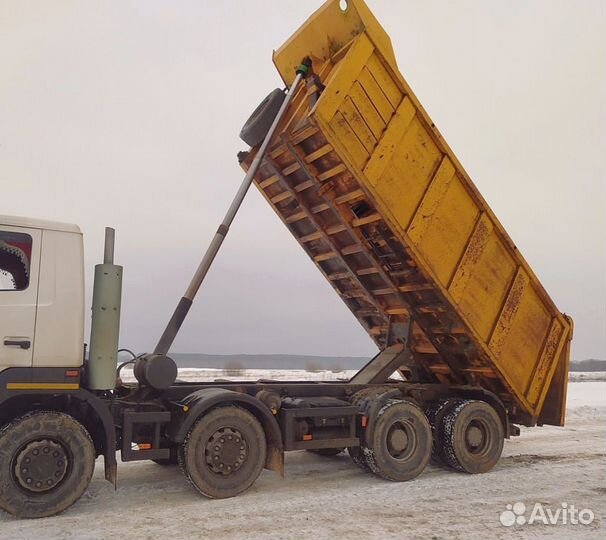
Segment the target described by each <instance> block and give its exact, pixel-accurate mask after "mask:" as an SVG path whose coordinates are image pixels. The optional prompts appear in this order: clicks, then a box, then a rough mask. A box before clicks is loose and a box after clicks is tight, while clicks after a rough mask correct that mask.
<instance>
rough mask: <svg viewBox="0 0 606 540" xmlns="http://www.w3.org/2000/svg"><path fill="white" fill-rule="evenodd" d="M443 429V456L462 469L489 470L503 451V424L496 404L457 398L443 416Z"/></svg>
mask: <svg viewBox="0 0 606 540" xmlns="http://www.w3.org/2000/svg"><path fill="white" fill-rule="evenodd" d="M439 432H440V433H439V438H440V442H441V450H440V456H441V458H442V460H443V462H444V463H445V464H446V465H448V466H449V467H452V468H453V469H455V470H458V471H463V472H466V473H470V474H477V473H484V472H488V471H489V470H490V469H492V468H493V467H494V466H495V465H496V464H497V462H498V461H499V458H500V457H501V453H502V452H503V444H504V442H505V432H504V429H503V423H502V421H501V418H499V415H498V414H497V412H496V410H495V409H494V407H491V406H490V405H489V404H488V403H485V402H484V401H475V400H460V401H456V402H455V403H454V404H452V405H451V406H450V407H449V408H448V410H447V412H446V413H445V414H444V415H443V417H442V419H441V422H440V425H439Z"/></svg>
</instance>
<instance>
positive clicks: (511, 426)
mask: <svg viewBox="0 0 606 540" xmlns="http://www.w3.org/2000/svg"><path fill="white" fill-rule="evenodd" d="M273 61H274V64H275V66H276V68H277V70H278V72H279V74H280V76H281V78H282V80H283V81H284V84H285V86H286V87H287V90H286V91H284V90H282V89H277V90H275V91H273V92H271V93H270V94H269V96H268V97H267V98H266V99H265V100H263V102H262V103H261V105H260V106H259V107H258V108H257V109H256V110H255V111H254V112H253V114H252V115H251V117H250V118H249V120H248V121H247V122H246V124H245V125H244V127H243V128H242V132H241V138H242V139H243V140H244V141H245V142H246V143H247V144H248V146H249V147H248V148H247V149H246V150H244V151H243V152H241V153H240V154H239V160H240V163H241V166H242V167H243V169H244V170H245V171H246V174H245V177H244V180H243V182H242V185H241V186H240V188H239V190H238V192H237V195H236V197H235V199H234V201H233V203H232V204H231V206H230V207H229V209H228V211H227V213H226V216H225V219H224V220H223V222H222V223H221V224H220V226H219V228H218V229H217V232H216V234H215V236H214V238H213V240H212V242H211V244H210V246H209V248H208V250H207V251H206V253H205V254H204V256H203V258H202V261H201V263H200V265H199V267H198V269H197V270H196V272H195V274H194V276H193V278H192V280H191V282H190V284H189V286H188V287H187V289H186V291H185V293H184V295H183V297H182V298H181V299H180V300H179V302H178V303H177V306H176V308H175V310H174V312H173V314H172V316H171V317H170V319H169V322H168V324H167V326H166V329H165V330H164V333H163V334H162V336H161V337H160V338H159V340H158V342H157V345H156V347H155V349H154V350H153V352H151V353H145V354H139V355H135V354H134V353H133V358H132V360H129V361H128V362H126V363H122V364H120V365H118V352H119V323H120V307H121V289H122V271H123V269H122V267H121V266H119V265H117V264H115V262H114V255H113V253H114V248H113V246H114V241H115V238H114V231H113V230H112V229H106V241H105V246H104V255H103V263H101V264H98V265H97V266H96V267H95V278H94V286H93V302H92V321H91V334H90V340H89V347H88V354H86V349H87V348H86V346H85V345H84V316H83V313H84V304H85V302H84V265H83V238H82V234H81V232H80V229H79V228H78V227H77V226H76V225H69V224H64V223H56V222H50V221H44V220H39V219H31V218H18V217H8V216H0V329H1V333H2V336H1V337H2V343H1V344H0V426H2V427H1V428H0V456H1V457H2V459H1V460H0V508H2V509H3V510H5V511H7V512H9V513H11V514H13V515H15V516H19V517H24V518H36V517H43V516H50V515H54V514H57V513H59V512H61V511H63V510H65V509H67V508H68V507H69V506H70V505H72V504H73V503H74V502H76V501H77V500H78V498H79V497H80V496H81V495H82V494H83V493H84V491H85V490H86V488H87V486H88V484H89V482H90V479H91V476H92V472H93V468H94V465H95V460H96V458H97V457H98V456H103V460H104V467H105V478H106V479H107V480H108V481H110V482H112V483H113V484H114V485H117V458H116V453H117V451H120V455H121V460H122V461H124V462H126V461H134V460H151V461H154V462H156V463H158V464H159V465H171V464H178V465H179V467H180V468H181V470H182V471H183V473H184V475H185V476H186V478H187V479H188V480H189V482H190V483H191V484H192V485H193V486H194V488H195V489H196V490H197V491H198V492H200V493H201V494H203V495H205V496H207V497H211V498H224V497H232V496H235V495H237V494H239V493H241V492H243V491H245V490H246V489H248V488H249V487H250V486H251V485H252V484H253V483H254V482H255V480H256V478H257V477H258V475H259V474H260V472H261V471H262V469H263V468H267V469H270V470H272V471H275V472H277V473H278V474H281V475H284V453H285V452H287V451H295V450H308V451H312V452H315V453H316V454H318V455H319V456H322V455H331V454H336V453H339V452H342V451H347V452H348V453H349V455H350V456H351V459H352V461H353V462H354V463H355V464H356V465H358V466H359V467H361V468H362V469H364V470H365V471H367V472H369V473H371V474H374V475H376V476H377V477H379V478H382V479H386V480H390V481H395V482H402V481H409V480H412V479H414V478H416V477H418V476H419V475H420V474H421V473H422V472H423V470H424V469H425V467H426V466H427V464H428V463H429V461H430V459H433V461H434V462H435V463H436V464H438V465H441V466H444V467H448V468H451V469H453V470H455V471H460V472H465V473H469V474H476V473H484V472H487V471H489V470H490V469H491V468H492V467H494V466H495V464H496V463H497V462H498V460H499V457H500V455H501V452H502V449H503V445H504V440H505V439H507V438H509V437H511V436H516V435H519V434H520V429H519V426H520V425H522V426H537V425H543V424H551V425H558V426H560V425H563V423H564V418H565V404H566V386H567V372H568V358H569V350H570V341H571V338H572V320H571V318H570V317H568V316H567V315H565V314H563V313H561V312H560V311H559V310H558V309H557V308H556V306H555V305H554V303H553V302H552V300H551V299H550V297H549V296H548V294H547V293H546V291H545V290H544V289H543V287H542V286H541V284H540V283H539V281H538V279H537V277H536V276H535V274H534V273H533V272H532V270H531V269H530V267H529V266H528V264H527V263H526V261H525V260H524V258H523V257H522V255H521V254H520V253H519V251H518V250H517V248H516V246H515V244H514V243H513V241H512V240H511V239H510V238H509V236H508V235H507V233H506V232H505V230H504V228H503V226H502V225H501V224H500V223H499V221H498V220H497V218H496V216H495V215H494V214H493V212H492V211H491V210H490V208H489V207H488V205H487V203H486V201H485V200H484V199H483V198H482V196H481V195H480V193H479V192H478V190H477V189H476V187H475V186H474V184H473V182H472V181H471V179H470V178H469V176H468V175H467V173H466V172H465V170H464V169H463V167H462V165H461V164H460V163H459V161H458V160H457V158H456V157H455V155H454V154H453V152H452V150H451V149H450V148H449V146H448V145H447V144H446V142H445V141H444V139H443V138H442V136H441V135H440V133H439V131H438V129H437V128H436V126H435V124H434V123H433V121H432V120H431V119H430V118H429V116H428V114H427V113H426V111H425V110H424V109H423V107H422V106H421V104H420V103H419V101H418V99H417V98H416V96H415V95H414V94H413V92H412V90H411V89H410V87H409V86H408V84H407V83H406V81H405V79H404V78H403V76H402V74H401V73H400V71H399V69H398V66H397V63H396V58H395V55H394V52H393V49H392V47H391V42H390V40H389V37H388V36H387V34H386V33H385V31H384V30H383V29H382V27H381V26H380V25H379V23H378V22H377V20H376V19H375V18H374V16H373V15H372V13H371V12H370V10H369V9H368V7H367V6H366V4H364V2H363V1H362V0H349V1H348V2H344V1H343V0H341V1H340V2H339V1H338V0H329V1H328V2H326V3H325V4H324V5H323V6H321V7H320V8H319V9H318V10H317V11H316V12H315V13H314V14H313V15H312V16H311V17H310V18H309V19H308V20H307V21H306V22H305V23H304V24H303V25H302V26H301V27H300V28H299V29H298V30H297V31H296V32H295V33H294V34H293V36H292V37H291V38H290V39H289V40H288V41H287V42H286V43H285V44H283V45H282V46H281V47H280V48H279V49H277V50H276V51H275V52H274V55H273ZM253 183H254V184H255V185H256V187H257V188H258V190H259V191H260V192H261V194H262V195H263V196H264V197H265V199H266V200H267V202H268V204H269V205H270V206H271V207H272V208H273V210H274V211H275V212H276V213H277V215H278V216H279V217H280V219H281V220H282V222H283V223H284V224H285V226H286V227H287V228H288V229H289V230H290V232H291V233H292V234H293V236H294V237H295V238H296V240H297V241H298V242H299V243H300V245H301V246H302V248H303V249H304V251H305V252H306V253H307V254H308V255H309V257H310V258H311V260H312V261H313V262H314V264H315V265H316V266H317V268H318V270H319V271H320V272H321V273H322V274H323V275H324V277H325V278H326V279H327V280H328V281H329V283H330V284H331V285H332V287H333V288H334V289H335V291H336V292H337V294H339V296H340V297H341V298H342V299H343V301H344V302H345V304H346V305H347V306H348V308H349V309H350V310H351V312H352V314H353V315H354V317H355V318H356V319H357V320H358V321H359V323H360V324H361V325H362V327H363V328H364V330H365V331H366V332H368V334H369V335H370V336H371V337H372V339H373V340H374V341H375V343H376V344H377V347H378V350H379V352H378V354H377V355H376V356H375V357H374V358H373V359H371V360H370V361H369V362H368V363H367V364H366V365H365V366H364V367H362V368H361V369H360V370H359V371H358V372H357V373H356V374H355V375H354V376H353V377H352V378H351V379H350V380H348V381H334V382H309V381H275V380H259V381H256V382H244V381H238V380H235V381H225V380H219V381H216V382H197V383H196V382H183V381H180V380H178V379H177V375H178V370H177V367H176V364H175V362H174V361H173V360H172V359H171V358H170V356H169V352H170V348H171V346H172V343H173V341H174V339H175V336H176V335H177V333H178V331H179V329H180V327H181V324H182V323H183V321H184V319H185V317H186V315H187V313H188V311H189V310H190V308H191V306H192V303H193V301H194V298H195V295H196V293H197V291H198V289H199V288H200V286H201V285H202V283H203V280H204V277H205V276H206V274H207V272H208V270H209V269H210V267H211V265H212V262H213V260H214V258H215V256H216V255H217V253H218V251H219V249H220V247H221V244H222V242H223V239H224V238H225V236H226V235H227V233H228V231H229V227H230V225H231V223H232V221H233V219H234V217H235V215H236V214H237V212H238V209H239V207H240V205H241V203H242V201H243V199H244V197H245V195H246V193H247V191H248V189H249V187H250V186H251V185H252V184H253ZM131 363H132V364H133V372H134V376H135V378H136V382H132V383H131V382H125V381H123V380H122V377H121V370H122V368H123V367H124V366H125V365H127V364H131ZM318 459H320V458H318ZM461 481H465V479H464V478H463V477H462V478H461Z"/></svg>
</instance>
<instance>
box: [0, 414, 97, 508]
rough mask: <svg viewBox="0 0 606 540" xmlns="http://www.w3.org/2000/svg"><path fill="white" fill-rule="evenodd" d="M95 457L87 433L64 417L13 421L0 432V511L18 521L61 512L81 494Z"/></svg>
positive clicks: (25, 417)
mask: <svg viewBox="0 0 606 540" xmlns="http://www.w3.org/2000/svg"><path fill="white" fill-rule="evenodd" d="M95 457H96V454H95V446H94V445H93V441H92V439H91V437H90V435H89V433H88V431H86V429H85V428H84V426H83V425H82V424H80V422H78V421H77V420H75V419H74V418H72V417H71V416H69V415H67V414H64V413H61V412H55V411H35V412H30V413H27V414H25V415H23V416H21V417H20V418H17V419H16V420H13V421H12V422H11V423H10V424H7V425H6V426H4V427H3V428H2V430H0V463H1V465H2V466H1V467H0V508H2V510H5V511H6V512H8V513H10V514H13V515H14V516H17V517H20V518H41V517H47V516H53V515H55V514H58V513H60V512H63V511H64V510H65V509H67V508H69V507H70V506H71V505H72V504H74V503H75V502H76V501H77V500H78V499H79V498H80V497H81V496H82V494H83V493H84V492H85V491H86V488H87V487H88V485H89V483H90V479H91V477H92V474H93V470H94V467H95Z"/></svg>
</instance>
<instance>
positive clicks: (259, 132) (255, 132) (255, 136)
mask: <svg viewBox="0 0 606 540" xmlns="http://www.w3.org/2000/svg"><path fill="white" fill-rule="evenodd" d="M285 97H286V94H285V93H284V91H283V90H280V89H279V88H276V89H275V90H273V91H272V92H270V93H269V95H268V96H267V97H266V98H265V99H264V100H263V101H262V102H261V103H260V104H259V106H258V107H257V108H256V109H255V110H254V111H253V113H252V114H251V115H250V117H249V119H248V120H247V121H246V123H245V124H244V126H243V127H242V131H240V139H242V140H243V141H244V142H245V143H246V144H248V145H249V146H257V145H258V144H260V143H261V142H263V139H265V135H267V132H268V131H269V128H270V127H271V125H272V123H273V121H274V119H275V117H276V115H277V114H278V111H279V110H280V107H281V106H282V102H283V101H284V98H285Z"/></svg>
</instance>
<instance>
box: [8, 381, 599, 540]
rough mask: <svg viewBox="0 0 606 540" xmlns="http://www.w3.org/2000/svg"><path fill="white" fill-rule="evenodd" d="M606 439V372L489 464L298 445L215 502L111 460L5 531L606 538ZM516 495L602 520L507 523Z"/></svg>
mask: <svg viewBox="0 0 606 540" xmlns="http://www.w3.org/2000/svg"><path fill="white" fill-rule="evenodd" d="M186 371H189V370H186ZM302 373H304V372H302ZM190 375H191V374H185V373H184V374H182V377H183V378H189V376H190ZM197 375H200V374H199V373H198V374H197ZM248 375H250V376H251V378H259V377H258V376H257V375H258V374H257V373H254V374H248ZM338 375H340V374H338ZM191 376H193V375H191ZM211 376H212V378H216V377H217V374H216V372H215V373H213V374H212V375H209V377H211ZM221 376H223V375H221ZM333 376H334V374H333ZM327 377H328V375H327ZM238 378H240V377H238ZM263 378H277V377H276V376H275V375H269V376H268V374H267V373H265V374H264V375H263ZM292 378H295V377H292ZM605 441H606V382H572V383H571V384H570V385H569V393H568V418H567V426H566V427H565V428H555V427H542V428H533V429H523V430H522V435H521V437H516V438H513V439H511V440H509V441H506V443H505V451H504V455H503V458H502V459H501V461H500V462H499V464H498V465H497V466H496V467H495V469H494V470H493V471H491V472H490V473H487V474H483V475H478V476H469V475H465V474H459V473H455V472H452V471H449V470H444V469H439V468H434V467H428V468H427V469H426V471H425V472H424V473H423V474H422V475H421V476H420V477H419V478H417V479H416V480H414V481H412V482H408V483H402V484H396V483H391V482H386V481H383V480H380V479H378V478H376V477H374V476H371V475H369V474H366V473H364V472H363V471H362V470H360V469H359V468H357V467H356V466H355V465H353V464H352V463H351V461H350V460H349V458H348V456H347V455H346V454H341V455H338V456H336V457H334V458H323V457H320V456H316V455H314V454H310V453H307V452H292V453H289V454H287V456H286V477H285V478H284V479H282V478H280V477H279V476H277V475H276V474H274V473H272V472H269V471H264V472H263V473H262V475H261V476H260V478H259V479H258V480H257V482H256V483H255V485H254V486H253V487H252V488H251V489H250V490H249V491H248V492H246V493H244V494H242V495H240V496H239V497H236V498H233V499H225V500H208V499H205V498H203V497H202V496H200V495H198V494H197V493H196V492H195V491H194V490H193V488H191V487H190V486H189V485H188V484H187V482H186V481H185V479H184V478H183V476H182V475H181V474H180V473H179V471H178V469H177V468H176V467H161V466H159V465H155V464H154V463H146V462H134V463H124V464H120V466H119V469H118V490H117V491H116V492H114V490H113V488H112V486H111V485H110V484H109V483H107V482H106V481H105V480H104V479H103V467H102V460H100V461H99V462H98V464H97V468H96V471H95V475H94V478H93V481H92V483H91V485H90V488H89V490H88V492H87V493H86V494H85V495H84V496H83V497H82V499H81V500H80V501H79V502H78V503H76V504H75V505H74V506H73V507H71V508H70V509H69V510H67V511H66V512H65V513H64V514H62V515H60V516H56V517H53V518H47V519H41V520H32V521H19V520H16V519H13V518H11V517H10V516H7V515H6V514H1V515H0V538H2V539H4V538H6V539H9V538H10V539H17V538H18V539H30V538H31V539H43V538H61V539H72V538H73V539H76V538H83V539H85V538H86V539H98V538H100V539H111V538H121V539H128V540H134V539H139V538H141V539H152V538H162V539H164V538H175V539H180V538H183V539H185V538H191V539H195V538H200V539H212V540H231V539H240V538H247V539H281V540H282V539H297V540H300V539H307V538H309V539H314V540H320V539H324V538H326V539H335V540H337V539H361V540H370V539H388V538H389V539H391V538H398V539H413V538H414V539H416V538H419V539H424V540H430V539H435V540H437V539H448V540H455V539H466V540H467V539H469V540H480V539H482V540H483V539H486V538H498V539H521V538H558V539H573V538H587V539H590V538H591V539H594V538H603V537H604V532H605V531H604V529H603V528H604V525H603V524H604V520H605V513H606V467H605V465H606V459H605V444H606V442H605ZM516 502H523V503H524V504H525V505H526V509H527V510H526V513H525V515H524V517H526V518H528V517H529V516H530V513H531V510H532V508H533V506H534V505H535V503H541V504H542V508H543V509H544V511H545V512H546V511H547V510H550V511H552V512H554V511H557V510H558V509H561V508H562V503H567V505H568V507H569V508H570V505H574V506H575V508H576V509H579V510H580V509H590V510H591V511H592V512H593V514H594V515H595V518H594V520H593V523H592V524H590V525H581V524H577V525H571V524H566V525H564V524H562V519H561V518H560V519H559V523H558V524H557V525H544V524H538V523H533V524H532V525H529V524H528V523H526V524H524V525H514V526H511V527H506V526H503V525H502V524H501V522H500V520H499V517H500V515H501V513H502V512H503V511H505V510H506V509H507V507H506V505H508V504H510V505H513V504H515V503H516ZM518 508H519V505H518V506H516V507H515V509H518ZM587 515H588V514H585V516H587Z"/></svg>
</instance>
